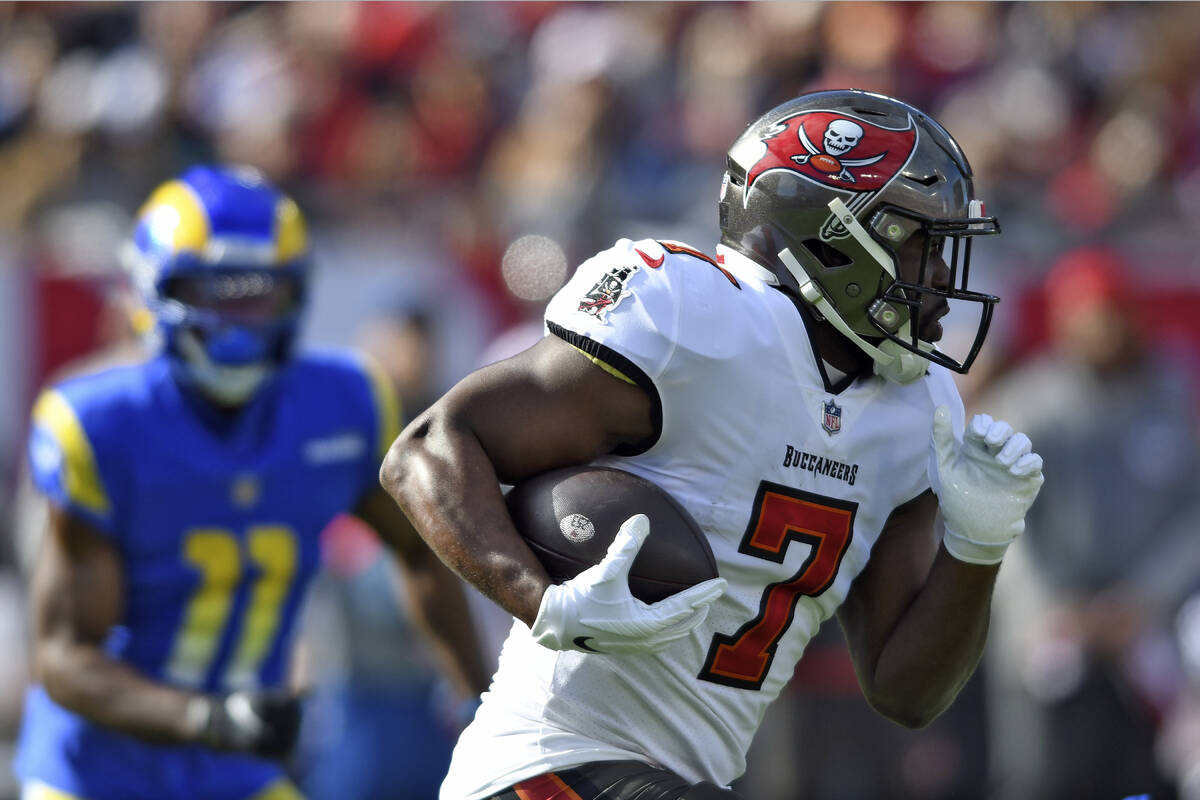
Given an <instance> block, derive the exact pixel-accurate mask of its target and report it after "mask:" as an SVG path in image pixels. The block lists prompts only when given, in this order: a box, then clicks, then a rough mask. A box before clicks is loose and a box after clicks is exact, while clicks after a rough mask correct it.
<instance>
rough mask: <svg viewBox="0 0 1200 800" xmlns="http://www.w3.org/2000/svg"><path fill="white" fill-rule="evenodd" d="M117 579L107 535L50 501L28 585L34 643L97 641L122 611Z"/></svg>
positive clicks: (117, 564)
mask: <svg viewBox="0 0 1200 800" xmlns="http://www.w3.org/2000/svg"><path fill="white" fill-rule="evenodd" d="M123 582H124V575H123V571H122V569H121V560H120V555H119V553H118V552H117V548H116V545H115V544H114V543H113V542H112V540H111V539H109V538H108V537H107V536H105V535H104V534H102V533H101V532H100V531H99V530H97V529H96V528H95V527H93V526H92V525H91V524H90V523H88V522H86V521H84V520H83V519H81V518H80V517H79V516H77V515H74V514H72V513H70V512H69V511H66V510H64V509H61V508H58V507H56V506H51V509H50V514H49V521H48V530H47V535H46V537H45V539H44V541H43V543H42V549H41V552H40V553H39V555H38V560H37V566H36V568H35V571H34V577H33V586H32V597H33V606H34V623H35V631H36V635H37V639H38V642H39V646H42V645H46V644H50V643H54V642H59V643H64V644H96V645H99V644H101V643H103V641H104V639H105V638H106V637H107V636H108V633H109V631H110V629H111V628H112V627H113V626H114V625H116V624H117V623H118V622H119V621H120V618H121V614H122V612H123V591H124V588H123Z"/></svg>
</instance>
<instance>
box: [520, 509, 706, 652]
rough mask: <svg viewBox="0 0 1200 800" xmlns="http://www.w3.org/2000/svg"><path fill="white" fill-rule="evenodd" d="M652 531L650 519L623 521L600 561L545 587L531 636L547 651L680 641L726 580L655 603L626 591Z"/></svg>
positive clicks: (630, 648) (651, 646) (639, 648)
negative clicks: (640, 598)
mask: <svg viewBox="0 0 1200 800" xmlns="http://www.w3.org/2000/svg"><path fill="white" fill-rule="evenodd" d="M649 535H650V520H649V519H647V518H646V515H645V514H637V515H635V516H633V517H630V518H629V519H627V520H625V523H624V524H623V525H622V526H621V529H620V530H619V531H618V532H617V535H616V537H615V538H614V539H613V542H612V544H611V545H609V547H608V552H607V554H605V556H604V558H603V559H602V560H601V561H600V563H599V564H596V565H595V566H593V567H588V568H587V569H585V570H584V571H583V572H581V573H579V574H578V575H576V576H575V577H574V578H571V579H570V580H569V581H566V582H565V583H561V584H556V585H553V586H550V587H549V588H547V589H546V593H545V594H544V595H542V603H541V606H540V607H539V608H538V614H537V618H536V619H534V621H533V636H534V638H535V639H536V640H537V642H538V644H540V645H543V646H545V647H548V648H550V649H551V650H580V651H584V652H590V653H651V652H654V651H657V650H661V649H663V648H664V647H666V646H667V645H669V644H670V643H671V642H674V641H676V640H677V639H682V638H683V637H685V636H687V635H688V634H689V633H691V631H692V629H693V628H695V627H696V626H697V625H699V624H700V623H701V622H703V621H704V618H705V616H707V615H708V606H709V604H710V603H712V601H713V600H716V599H717V598H718V597H720V595H721V594H722V593H723V592H724V591H725V579H724V578H713V579H712V580H707V581H704V582H703V583H698V584H696V585H695V586H692V587H690V588H688V589H685V590H684V591H682V592H678V593H676V594H673V595H671V596H670V597H668V598H666V599H664V600H660V601H658V602H657V603H651V604H647V603H643V602H642V601H641V600H638V599H637V598H636V597H634V596H633V594H631V593H630V591H629V568H630V566H632V564H633V559H634V558H635V557H636V556H637V554H638V550H640V549H641V547H642V542H644V541H646V537H647V536H649Z"/></svg>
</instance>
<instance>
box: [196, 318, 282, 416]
mask: <svg viewBox="0 0 1200 800" xmlns="http://www.w3.org/2000/svg"><path fill="white" fill-rule="evenodd" d="M176 346H177V348H178V350H179V356H180V358H179V366H180V367H181V368H182V370H183V372H184V375H185V376H186V379H187V381H188V382H189V383H190V384H192V385H193V386H194V387H195V388H196V389H197V390H198V391H199V392H200V393H201V394H202V395H204V396H205V397H207V398H208V399H209V400H212V401H213V402H215V403H217V404H218V405H222V406H243V405H245V404H246V403H248V402H249V401H250V399H251V398H252V397H254V394H255V393H256V392H257V391H258V390H259V389H260V388H261V387H262V385H263V384H264V383H265V382H266V380H267V379H268V378H269V377H271V374H272V373H273V372H274V367H273V366H272V365H271V364H269V363H267V362H263V361H256V362H253V363H249V364H239V365H236V366H229V365H224V364H218V363H216V362H215V361H213V360H212V358H211V357H210V356H209V354H208V351H207V350H206V349H205V348H204V345H203V343H201V341H200V339H199V338H198V337H197V336H196V334H195V333H194V332H192V331H190V330H186V329H184V330H180V331H179V332H178V334H177V336H176Z"/></svg>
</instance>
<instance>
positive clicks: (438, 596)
mask: <svg viewBox="0 0 1200 800" xmlns="http://www.w3.org/2000/svg"><path fill="white" fill-rule="evenodd" d="M354 513H355V514H356V515H357V516H358V517H359V518H360V519H361V520H362V521H363V522H365V523H367V524H368V525H370V526H371V527H372V528H373V529H374V530H375V531H376V532H377V533H378V534H379V536H380V538H381V539H382V540H383V542H384V544H386V545H387V546H388V548H389V549H390V550H391V551H392V553H393V555H394V556H395V559H396V562H397V564H398V565H399V567H400V569H401V570H402V571H403V573H404V591H405V594H406V598H407V601H408V603H407V606H408V609H409V616H410V618H411V619H412V620H413V622H414V623H416V625H417V626H418V627H419V628H420V629H421V630H422V632H423V633H424V634H425V637H426V639H427V641H429V642H430V644H431V645H432V646H433V648H434V650H435V651H436V653H437V655H438V658H439V660H440V661H441V664H442V668H443V669H444V670H445V672H446V675H447V676H448V677H449V678H450V680H451V682H452V683H453V684H454V688H455V690H456V691H457V692H458V693H459V695H460V696H461V697H462V698H464V699H465V698H472V697H478V696H479V694H480V693H481V692H483V691H484V690H485V689H487V682H488V675H487V673H486V671H485V669H484V666H483V657H482V655H481V654H480V652H479V643H478V640H477V638H476V635H475V630H474V628H473V627H472V623H471V613H470V609H469V608H468V606H467V598H466V595H465V594H464V593H463V590H462V583H461V582H460V581H459V579H458V577H457V576H456V575H455V574H454V573H453V572H451V571H450V570H449V569H448V568H447V567H446V565H445V564H443V563H442V562H441V560H440V559H438V557H437V556H436V555H435V554H434V553H433V552H432V551H431V550H430V549H429V547H428V546H427V545H426V544H425V542H424V541H422V540H421V537H420V536H419V535H418V534H417V532H416V530H414V529H413V527H412V523H411V522H409V521H408V518H407V517H405V516H404V514H403V513H402V512H401V511H400V509H399V507H398V506H397V505H396V504H395V503H394V502H393V501H392V499H391V498H390V497H388V496H387V494H386V493H384V492H383V490H382V489H377V490H375V491H371V492H368V493H367V494H366V495H365V496H364V497H363V498H362V500H361V501H360V502H359V503H358V506H357V507H356V508H355V511H354Z"/></svg>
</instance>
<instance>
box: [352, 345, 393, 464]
mask: <svg viewBox="0 0 1200 800" xmlns="http://www.w3.org/2000/svg"><path fill="white" fill-rule="evenodd" d="M359 362H360V363H361V364H362V367H363V373H364V374H365V375H366V376H367V383H368V384H370V387H371V397H372V398H374V400H375V411H376V413H377V414H378V415H379V425H378V428H379V430H378V436H379V443H378V448H377V450H378V453H379V457H380V458H383V457H384V456H385V455H387V451H388V448H390V447H391V446H392V442H394V441H396V437H397V436H399V435H400V414H401V408H400V398H399V397H397V396H396V388H395V386H393V385H392V380H391V378H389V377H388V375H387V373H386V372H384V371H383V367H381V366H379V362H378V361H376V360H375V359H373V358H371V357H370V356H369V355H367V354H366V353H359Z"/></svg>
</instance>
